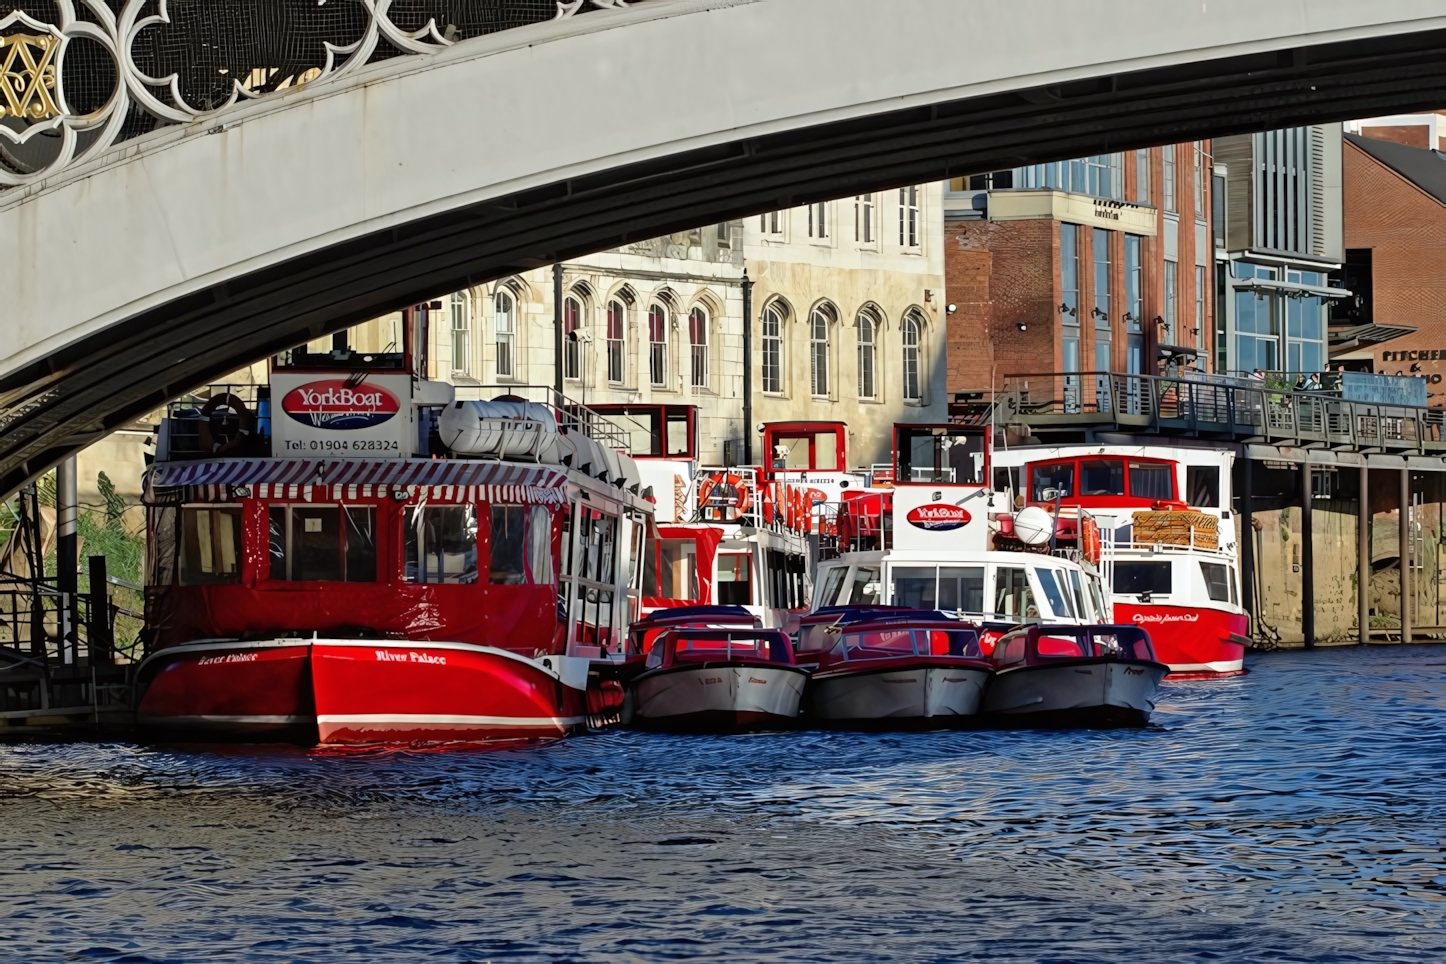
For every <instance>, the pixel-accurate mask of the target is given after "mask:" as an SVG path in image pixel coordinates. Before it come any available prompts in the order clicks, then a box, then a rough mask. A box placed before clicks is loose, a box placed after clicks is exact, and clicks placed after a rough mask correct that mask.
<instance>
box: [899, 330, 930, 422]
mask: <svg viewBox="0 0 1446 964" xmlns="http://www.w3.org/2000/svg"><path fill="white" fill-rule="evenodd" d="M900 327H901V332H902V334H903V341H904V352H903V361H904V373H903V374H904V400H905V401H909V402H917V401H920V400H921V399H922V398H923V397H924V392H923V385H922V383H921V382H920V380H919V368H920V361H921V359H920V357H919V353H920V347H919V341H920V337H921V335H922V334H923V328H924V325H923V322H921V321H920V320H919V316H918V314H917V313H915V312H913V311H911V312H909V313H908V314H907V315H905V316H904V323H903V325H902V326H900Z"/></svg>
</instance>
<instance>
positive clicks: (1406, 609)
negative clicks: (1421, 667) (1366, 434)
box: [1397, 467, 1415, 643]
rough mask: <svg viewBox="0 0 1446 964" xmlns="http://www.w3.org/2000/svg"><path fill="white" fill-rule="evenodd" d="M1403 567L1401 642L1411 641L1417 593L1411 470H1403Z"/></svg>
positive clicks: (1401, 525) (1401, 531) (1400, 540)
mask: <svg viewBox="0 0 1446 964" xmlns="http://www.w3.org/2000/svg"><path fill="white" fill-rule="evenodd" d="M1397 521H1398V523H1399V525H1400V528H1399V530H1398V536H1397V538H1398V540H1399V552H1400V566H1401V642H1403V643H1409V642H1410V641H1411V599H1412V598H1413V596H1412V594H1413V592H1414V591H1415V587H1414V585H1413V581H1412V579H1411V469H1410V468H1409V467H1407V468H1403V469H1401V513H1400V518H1399V519H1398V520H1397Z"/></svg>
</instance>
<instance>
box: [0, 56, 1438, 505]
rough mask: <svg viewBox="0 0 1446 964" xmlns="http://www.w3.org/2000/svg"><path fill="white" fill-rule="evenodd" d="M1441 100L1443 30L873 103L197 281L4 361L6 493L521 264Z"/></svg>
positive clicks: (2, 479) (2, 474)
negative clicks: (1102, 156) (253, 365)
mask: <svg viewBox="0 0 1446 964" xmlns="http://www.w3.org/2000/svg"><path fill="white" fill-rule="evenodd" d="M1443 102H1446V31H1432V32H1422V33H1414V34H1407V35H1403V36H1397V37H1384V38H1376V39H1371V40H1364V41H1352V42H1348V43H1340V44H1332V45H1323V46H1314V47H1301V48H1294V49H1285V50H1279V51H1273V52H1269V53H1261V54H1252V55H1249V56H1240V57H1233V58H1227V59H1219V60H1213V61H1206V62H1201V63H1196V64H1191V65H1187V66H1178V67H1168V68H1159V69H1153V70H1144V71H1138V72H1132V73H1124V74H1115V75H1110V76H1102V77H1098V78H1095V79H1091V80H1086V81H1079V82H1075V83H1072V84H1069V85H1065V86H1054V87H1044V88H1035V89H1029V90H1021V91H1017V92H1013V93H1007V94H994V95H990V96H986V97H979V98H972V99H967V100H960V101H952V102H945V103H939V104H937V105H934V106H930V107H927V108H911V109H908V110H901V111H898V112H894V113H880V114H876V115H872V116H869V117H867V118H864V119H858V120H852V121H848V122H843V123H838V124H831V125H825V126H817V127H811V128H806V129H799V130H794V131H790V132H787V133H780V134H777V135H770V136H767V137H758V138H749V139H744V140H738V141H735V142H732V143H728V144H724V145H720V146H716V147H711V148H708V149H705V150H699V151H695V152H689V153H680V154H676V155H673V156H670V157H667V158H664V159H661V160H656V161H651V162H648V163H645V164H639V165H634V166H629V167H621V168H618V169H615V170H612V171H609V172H606V173H603V174H598V175H593V176H588V177H585V178H579V179H575V180H568V181H562V182H559V183H555V184H552V185H549V186H547V187H543V188H539V189H534V190H530V191H527V192H525V193H522V194H517V195H513V196H509V197H503V198H497V199H493V200H489V201H487V202H485V203H480V204H476V205H474V206H471V207H466V208H462V209H457V210H452V211H448V212H446V213H443V214H438V215H435V216H431V217H427V218H425V219H422V220H418V221H414V222H412V223H410V224H407V225H405V226H401V227H397V228H394V229H391V230H386V231H381V232H378V233H375V234H372V235H369V236H365V237H362V238H359V239H355V240H351V241H348V242H346V243H342V244H338V245H336V246H334V247H331V248H328V249H325V250H321V251H317V252H312V253H309V254H307V255H306V256H304V257H299V258H297V259H295V260H291V261H287V262H284V263H280V264H275V265H272V266H270V267H268V268H266V269H265V270H262V271H257V272H255V273H253V274H249V275H245V276H241V277H236V278H233V279H231V280H229V281H227V282H225V283H224V284H218V285H216V286H214V287H211V288H209V289H205V290H202V291H199V292H194V293H192V294H190V295H188V296H187V297H184V298H181V299H178V300H175V301H172V302H170V303H168V304H165V305H162V306H160V307H157V308H154V309H152V310H149V311H147V312H145V313H143V314H138V315H135V316H133V317H131V318H129V319H127V320H125V321H124V322H121V323H119V324H116V325H113V326H111V327H109V328H107V329H105V330H104V331H102V332H100V333H98V334H96V335H94V336H91V337H90V338H88V339H87V340H85V341H83V342H80V343H76V344H73V345H70V346H68V347H66V348H65V349H63V350H61V351H58V352H56V353H55V354H53V355H51V356H49V357H47V358H46V359H44V360H43V361H41V362H37V363H35V364H33V365H31V366H29V367H27V368H24V369H22V370H19V371H15V372H11V373H10V374H8V375H7V376H5V377H4V378H3V380H0V493H9V492H13V491H14V490H15V489H17V488H18V487H19V486H21V485H22V484H24V483H25V482H26V481H27V480H28V479H30V478H33V477H34V476H36V475H37V474H39V473H40V472H42V471H44V470H45V469H47V468H49V467H50V466H52V465H54V464H55V463H57V462H58V461H60V460H61V459H63V458H65V457H66V456H68V455H69V454H70V453H72V452H74V451H76V450H77V449H79V448H82V447H84V446H86V445H88V444H90V443H91V442H93V441H95V440H97V439H98V438H100V437H102V436H104V435H105V434H107V433H109V432H110V431H112V430H114V429H115V428H116V427H118V426H119V425H121V424H123V423H125V422H126V421H129V420H131V419H133V418H135V417H137V416H139V415H141V414H143V413H145V412H147V411H150V410H152V409H154V408H156V407H157V406H159V405H160V404H161V403H163V402H164V401H165V400H167V399H169V398H172V397H175V396H176V395H178V394H181V393H183V392H185V391H188V390H191V389H193V388H195V387H197V386H199V385H202V384H205V383H206V382H207V381H209V380H211V379H214V378H216V377H218V376H220V375H223V374H225V373H226V372H228V371H231V370H234V369H235V368H237V367H239V366H241V365H244V364H247V363H249V362H252V361H255V360H258V359H260V358H263V357H265V356H267V355H269V354H271V353H273V352H276V351H279V350H281V349H283V348H287V347H290V346H292V345H295V344H298V343H300V342H302V341H306V340H309V339H312V338H317V337H320V336H322V335H324V334H326V333H328V332H331V331H336V330H340V329H342V328H346V327H349V326H351V325H354V324H357V323H359V322H362V321H365V320H367V319H368V318H372V317H375V316H376V315H378V314H382V313H385V312H387V311H392V310H396V309H398V308H402V307H405V306H407V305H410V304H415V303H417V302H419V301H423V300H427V299H431V298H435V297H438V296H441V295H443V294H446V293H448V292H451V291H456V290H459V289H461V288H463V287H465V286H468V285H472V284H477V283H480V282H484V281H488V280H492V279H495V278H498V277H503V276H506V275H509V274H512V273H516V272H518V271H522V270H525V269H529V268H534V267H537V266H540V265H546V264H550V263H553V262H555V261H559V260H564V259H569V258H574V257H579V256H582V255H585V254H589V253H592V252H595V251H598V250H603V249H607V248H611V247H616V246H619V245H622V244H626V243H628V242H631V241H636V240H639V239H644V238H650V237H656V236H658V235H660V234H665V233H669V232H673V231H678V230H683V229H686V228H691V227H694V226H697V225H699V224H708V223H713V222H717V221H722V220H726V219H730V218H736V217H741V216H747V215H751V214H756V213H758V212H761V211H768V210H776V209H782V208H787V207H793V206H797V205H801V204H806V203H808V202H810V201H820V200H827V199H831V198H836V197H846V196H848V195H851V194H858V193H863V192H867V191H878V190H885V189H888V188H892V187H898V186H900V185H906V184H914V183H920V182H924V181H929V180H936V179H942V178H946V177H951V176H960V175H963V174H970V173H979V172H982V171H992V170H1000V169H1004V168H1010V167H1015V166H1019V165H1023V164H1033V163H1040V162H1046V161H1053V160H1062V159H1066V158H1072V157H1080V156H1084V155H1089V154H1098V153H1105V152H1110V151H1118V150H1128V149H1131V148H1134V147H1143V146H1150V145H1156V144H1162V143H1178V142H1182V141H1189V140H1195V139H1202V138H1208V137H1216V136H1222V135H1227V134H1234V133H1245V132H1250V131H1258V130H1270V129H1275V128H1280V127H1289V126H1295V125H1300V124H1307V123H1320V122H1327V121H1335V120H1345V119H1351V118H1356V117H1366V116H1374V115H1382V114H1390V113H1399V112H1405V111H1413V110H1424V109H1434V108H1436V107H1439V106H1440V105H1441V104H1442V103H1443ZM559 136H561V134H559ZM76 267H77V276H78V277H79V278H81V279H83V276H84V267H83V266H79V265H78V266H76ZM79 283H84V282H83V280H81V281H80V282H79Z"/></svg>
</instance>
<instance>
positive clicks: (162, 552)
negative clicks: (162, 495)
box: [146, 505, 180, 586]
mask: <svg viewBox="0 0 1446 964" xmlns="http://www.w3.org/2000/svg"><path fill="white" fill-rule="evenodd" d="M178 516H179V509H177V507H176V506H173V505H155V506H151V507H149V508H148V509H147V510H146V528H147V533H148V535H149V538H148V539H147V540H146V541H147V546H146V550H147V551H146V585H147V586H170V585H172V584H174V583H175V581H176V563H178V562H179V561H180V550H179V549H178V548H177V546H176V522H177V518H178Z"/></svg>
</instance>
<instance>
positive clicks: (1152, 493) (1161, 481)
mask: <svg viewBox="0 0 1446 964" xmlns="http://www.w3.org/2000/svg"><path fill="white" fill-rule="evenodd" d="M1173 475H1174V467H1173V466H1171V465H1170V464H1169V463H1163V462H1131V463H1130V495H1131V496H1133V497H1134V498H1136V499H1160V500H1165V501H1168V500H1170V499H1173V498H1174V497H1175V487H1174V485H1173V484H1172V481H1171V478H1172V476H1173Z"/></svg>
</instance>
